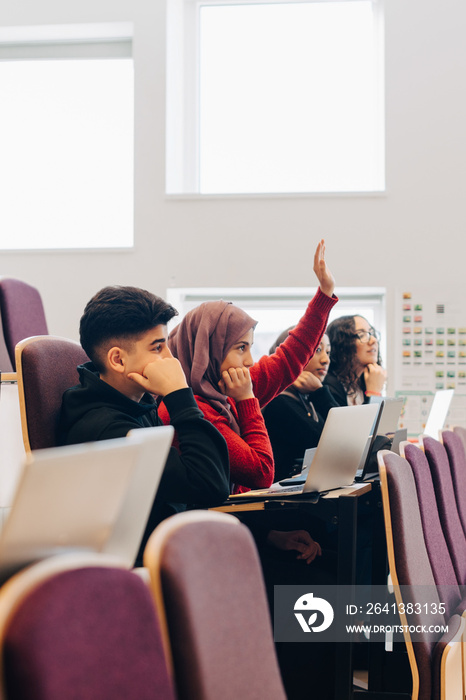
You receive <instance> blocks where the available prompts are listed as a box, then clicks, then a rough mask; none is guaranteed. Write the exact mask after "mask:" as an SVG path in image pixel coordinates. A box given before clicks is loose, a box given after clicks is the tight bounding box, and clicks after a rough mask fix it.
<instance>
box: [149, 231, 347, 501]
mask: <svg viewBox="0 0 466 700" xmlns="http://www.w3.org/2000/svg"><path fill="white" fill-rule="evenodd" d="M314 271H315V273H316V276H317V278H318V280H319V284H320V287H319V289H318V291H317V293H316V294H315V296H314V298H313V299H312V301H311V302H310V303H309V305H308V307H307V310H306V312H305V314H304V316H303V317H302V319H301V320H300V321H299V323H298V324H297V326H296V327H295V328H294V329H293V330H292V331H290V333H289V335H288V337H287V338H286V340H285V342H284V343H283V344H282V345H281V346H280V347H279V348H277V351H276V352H275V353H274V354H273V355H270V356H264V357H262V358H261V359H260V360H259V361H258V362H256V363H254V361H253V359H252V355H251V347H252V344H253V342H254V328H255V326H256V321H254V320H253V319H252V318H251V317H250V316H249V315H248V314H247V313H246V312H245V311H243V310H242V309H239V308H238V307H236V306H234V305H233V304H231V303H229V302H225V301H212V302H206V303H204V304H201V305H200V306H198V307H197V308H195V309H193V310H192V311H190V312H189V313H188V314H186V316H185V317H184V318H183V320H182V321H181V323H180V324H179V325H178V326H176V328H174V330H173V331H172V332H171V333H170V337H169V346H170V349H171V351H172V353H173V355H174V356H175V357H177V358H178V359H179V360H180V362H181V365H182V367H183V370H184V372H185V374H186V377H187V380H188V384H189V385H190V386H191V387H192V388H193V391H194V395H195V398H196V401H197V404H198V406H199V408H200V409H201V411H202V412H203V414H204V415H205V417H206V418H207V420H209V421H210V422H212V423H213V425H215V427H216V428H218V430H219V431H220V432H221V433H222V435H223V436H224V438H225V440H226V442H227V445H228V452H229V455H230V478H231V482H232V491H233V492H234V493H240V492H243V491H247V490H249V489H258V488H268V487H269V486H270V485H271V484H272V482H273V481H274V476H275V472H274V461H273V453H272V447H271V444H270V440H269V436H268V433H267V429H266V427H265V423H264V418H263V415H262V412H261V408H263V407H264V406H266V404H267V403H269V401H271V400H272V399H273V398H275V396H277V394H279V393H280V392H282V391H283V390H284V389H285V388H286V387H288V386H289V385H290V384H292V383H293V382H294V381H295V380H296V378H297V377H298V376H299V375H300V374H301V372H302V370H303V367H304V366H305V365H306V364H307V363H308V362H309V359H310V358H311V357H312V355H313V354H314V353H315V351H316V349H317V348H318V347H319V345H320V342H321V339H322V335H323V333H324V331H325V327H326V325H327V319H328V314H329V312H330V310H331V309H332V308H333V306H334V305H335V303H336V301H337V299H336V297H335V296H334V295H333V290H334V284H335V282H334V279H333V276H332V274H331V272H330V271H329V269H328V267H327V265H326V262H325V246H324V242H323V241H321V242H320V243H319V245H318V246H317V249H316V253H315V256H314ZM160 417H161V418H162V420H163V421H164V422H168V420H169V416H168V413H167V411H166V410H165V409H164V408H163V407H161V410H160Z"/></svg>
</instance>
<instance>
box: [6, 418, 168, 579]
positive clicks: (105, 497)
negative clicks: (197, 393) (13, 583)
mask: <svg viewBox="0 0 466 700" xmlns="http://www.w3.org/2000/svg"><path fill="white" fill-rule="evenodd" d="M173 433H174V430H173V427H172V426H161V427H157V428H143V429H137V430H134V431H131V432H130V433H129V434H128V436H127V437H124V438H117V439H114V440H102V441H100V442H92V443H87V444H81V445H71V446H67V447H55V448H51V449H45V450H37V451H35V452H32V453H30V454H28V455H27V456H26V460H25V463H24V467H23V470H22V473H21V476H20V479H19V481H18V486H17V489H16V492H15V495H14V498H13V503H12V506H11V510H10V513H9V514H8V517H7V519H6V522H5V525H4V527H3V529H2V531H1V533H0V578H2V579H5V578H7V577H8V576H10V575H11V574H13V573H14V572H15V571H17V570H18V569H20V568H22V567H24V566H26V565H27V564H30V563H33V562H35V561H38V560H40V559H43V558H44V557H47V556H51V555H53V554H59V553H62V552H68V551H93V552H106V553H108V554H113V555H116V556H118V557H119V558H120V559H121V560H123V561H124V562H126V563H127V565H128V567H131V566H133V564H134V561H135V559H136V555H137V553H138V550H139V546H140V544H141V539H142V536H143V533H144V530H145V526H146V523H147V519H148V517H149V513H150V510H151V508H152V504H153V501H154V498H155V494H156V491H157V488H158V485H159V481H160V478H161V476H162V472H163V469H164V466H165V461H166V458H167V454H168V451H169V449H170V446H171V443H172V439H173Z"/></svg>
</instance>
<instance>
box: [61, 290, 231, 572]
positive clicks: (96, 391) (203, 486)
mask: <svg viewBox="0 0 466 700" xmlns="http://www.w3.org/2000/svg"><path fill="white" fill-rule="evenodd" d="M176 313H177V312H176V310H175V309H174V308H173V307H172V306H170V305H169V304H167V303H166V302H165V301H164V300H163V299H161V298H160V297H157V296H155V295H154V294H151V293H150V292H147V291H145V290H143V289H138V288H136V287H105V288H104V289H102V290H100V292H98V293H97V294H96V295H95V296H94V297H93V298H92V299H91V300H90V301H89V303H88V304H87V306H86V308H85V310H84V314H83V316H82V318H81V322H80V339H81V345H82V347H83V348H84V350H85V352H86V353H87V355H88V357H89V358H90V362H87V363H85V364H83V365H80V366H79V367H78V372H79V379H80V384H79V385H78V386H75V387H73V388H71V389H68V390H67V391H66V392H65V394H64V396H63V403H62V412H61V417H60V423H59V432H58V443H59V444H65V445H70V444H75V443H83V442H91V441H94V440H106V439H110V438H118V437H124V436H126V435H127V434H128V432H129V431H130V430H133V429H135V428H144V427H151V426H157V425H161V421H160V419H159V417H158V407H157V404H156V402H155V400H154V397H153V395H157V396H159V397H161V400H162V403H163V405H164V407H165V417H167V416H169V421H170V423H171V424H172V425H173V426H174V428H175V430H176V434H177V436H178V441H179V446H180V451H179V450H177V449H175V448H174V447H172V448H171V449H170V452H169V454H168V458H167V462H166V465H165V469H164V472H163V475H162V478H161V481H160V485H159V488H158V491H157V495H156V498H155V501H154V504H153V507H152V511H151V514H150V516H149V520H148V523H147V526H146V530H145V533H144V536H143V539H142V542H141V548H140V552H139V555H138V559H137V564H138V565H139V564H140V563H141V559H142V552H143V549H144V546H145V543H146V541H147V539H148V537H149V536H150V534H151V532H152V531H153V529H154V528H155V526H156V525H157V524H158V523H159V522H161V521H162V520H163V519H164V518H166V517H168V516H169V515H172V514H173V513H175V512H177V511H180V510H184V509H185V508H186V506H187V505H188V504H189V505H193V504H197V505H200V506H214V505H218V504H220V503H222V502H223V501H224V500H225V499H226V498H227V497H228V494H229V461H228V450H227V446H226V443H225V440H224V438H223V437H222V435H221V434H220V433H219V432H218V430H216V428H215V427H214V426H213V425H212V424H211V423H210V422H209V421H207V420H205V418H204V416H203V415H202V412H201V411H200V410H199V408H198V406H197V404H196V402H195V400H194V397H193V392H192V389H191V388H189V387H188V384H187V382H186V377H185V375H184V373H183V370H182V368H181V365H180V363H179V361H178V360H176V359H175V358H174V357H173V356H172V354H171V352H170V350H169V349H168V346H167V324H168V322H169V321H170V319H171V318H173V316H175V315H176Z"/></svg>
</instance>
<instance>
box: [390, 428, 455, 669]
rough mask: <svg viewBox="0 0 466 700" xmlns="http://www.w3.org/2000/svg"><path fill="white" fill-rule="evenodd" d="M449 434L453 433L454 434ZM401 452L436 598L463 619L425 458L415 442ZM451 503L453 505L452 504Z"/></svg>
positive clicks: (449, 614)
mask: <svg viewBox="0 0 466 700" xmlns="http://www.w3.org/2000/svg"><path fill="white" fill-rule="evenodd" d="M451 434H452V435H453V433H451ZM460 443H461V441H460ZM461 449H462V447H461ZM400 454H401V455H402V457H404V458H405V459H406V460H407V462H408V464H409V465H410V467H411V470H412V472H413V476H414V481H415V483H416V493H417V497H418V502H419V510H420V514H421V521H422V531H423V534H424V541H425V545H426V549H427V554H428V557H429V561H430V565H431V567H432V574H433V576H434V580H435V583H436V585H437V589H438V591H439V597H440V599H441V601H442V602H443V603H445V605H446V611H447V614H448V616H451V615H453V614H455V613H457V614H458V615H460V616H461V617H463V618H466V595H465V587H464V583H465V582H464V581H459V580H458V578H457V575H456V572H455V567H454V565H453V561H452V558H451V554H450V550H449V548H448V544H447V541H446V539H445V534H444V531H443V529H442V523H441V520H440V515H439V511H438V506H437V498H436V494H435V488H434V482H433V480H432V474H431V471H430V466H429V462H428V460H427V457H426V455H425V453H424V451H423V450H422V449H421V448H420V447H419V446H418V445H413V444H411V443H409V442H403V443H402V444H401V445H400ZM452 506H453V507H454V504H452ZM464 642H465V640H463V644H464ZM463 650H466V647H465V646H463ZM463 662H464V664H463V671H464V678H465V680H466V655H465V654H464V653H463Z"/></svg>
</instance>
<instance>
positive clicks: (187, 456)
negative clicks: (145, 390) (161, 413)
mask: <svg viewBox="0 0 466 700" xmlns="http://www.w3.org/2000/svg"><path fill="white" fill-rule="evenodd" d="M164 402H165V406H166V407H167V410H168V412H169V414H170V423H171V425H173V427H174V428H175V430H176V432H177V436H178V440H179V447H180V449H179V451H178V449H176V448H175V447H172V448H171V449H170V452H169V455H168V458H167V462H166V465H165V470H164V472H163V475H162V479H161V481H160V486H159V490H158V494H157V498H158V499H163V500H165V501H171V502H178V503H187V504H196V505H202V506H214V505H218V504H220V503H222V502H223V501H225V500H226V499H227V498H228V495H229V492H230V485H229V478H230V468H229V459H228V449H227V445H226V442H225V439H224V438H223V436H222V435H221V434H220V433H219V431H218V430H217V428H215V427H214V426H213V425H212V423H209V421H207V420H206V419H205V418H204V416H203V413H202V411H201V410H200V409H199V408H198V406H197V404H196V401H195V399H194V396H193V393H192V390H191V389H180V390H179V391H174V392H173V393H172V394H169V395H168V396H166V397H165V399H164Z"/></svg>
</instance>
